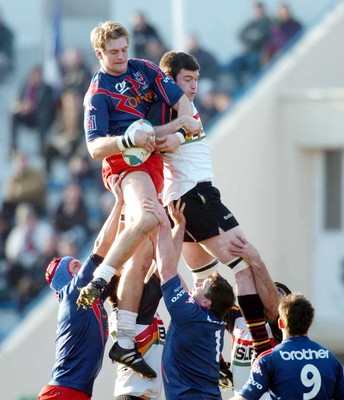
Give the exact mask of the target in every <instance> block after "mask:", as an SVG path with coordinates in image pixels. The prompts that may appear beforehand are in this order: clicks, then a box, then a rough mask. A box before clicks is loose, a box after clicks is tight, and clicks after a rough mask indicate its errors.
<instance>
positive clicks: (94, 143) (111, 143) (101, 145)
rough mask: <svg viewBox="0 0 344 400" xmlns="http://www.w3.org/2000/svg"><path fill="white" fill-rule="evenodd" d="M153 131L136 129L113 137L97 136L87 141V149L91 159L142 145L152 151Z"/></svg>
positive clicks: (108, 155)
mask: <svg viewBox="0 0 344 400" xmlns="http://www.w3.org/2000/svg"><path fill="white" fill-rule="evenodd" d="M154 135H155V133H154V132H145V131H143V130H142V129H137V130H136V131H134V132H131V133H130V134H127V133H124V134H123V135H119V136H113V137H108V136H107V137H98V138H96V139H94V140H91V141H89V142H87V149H88V152H89V153H90V155H91V157H92V158H93V159H102V158H106V157H110V156H113V155H114V154H118V153H121V152H123V151H124V150H126V149H128V148H130V147H143V148H144V149H145V150H147V151H149V152H152V151H153V150H154V148H155V147H154V141H153V140H152V138H154Z"/></svg>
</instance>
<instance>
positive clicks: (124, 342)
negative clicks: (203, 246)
mask: <svg viewBox="0 0 344 400" xmlns="http://www.w3.org/2000/svg"><path fill="white" fill-rule="evenodd" d="M91 44H92V47H93V49H94V51H95V55H96V57H97V58H98V61H99V63H100V70H99V71H98V72H97V73H96V74H95V75H94V77H93V79H92V82H91V85H90V87H89V90H88V92H87V94H86V96H85V100H84V108H85V119H84V125H85V133H86V141H87V148H88V151H89V153H90V154H91V156H92V158H94V159H103V170H102V172H103V180H104V184H105V186H106V187H108V188H109V185H108V179H109V177H110V176H111V175H113V174H122V183H121V187H122V191H123V196H124V202H125V213H126V221H131V223H130V224H127V226H126V228H125V230H124V231H123V232H122V233H121V234H120V235H119V236H118V238H117V240H116V242H115V244H114V246H115V247H116V250H117V251H116V252H114V253H113V256H112V259H111V260H108V262H107V263H106V264H107V265H105V264H104V265H103V266H102V267H101V268H100V269H99V270H98V271H97V274H96V276H95V278H94V280H93V282H92V283H91V284H90V285H88V286H87V287H86V288H83V289H82V290H81V292H80V297H79V300H78V304H80V305H82V306H84V307H88V306H90V305H91V304H92V302H93V301H94V300H95V299H96V298H98V297H99V293H100V289H101V288H102V287H104V286H105V284H106V283H107V282H109V281H110V279H111V276H112V275H113V274H114V268H116V269H118V268H120V267H121V266H122V265H123V264H124V263H125V262H126V261H127V260H129V258H130V262H129V263H127V264H126V266H125V269H124V271H123V273H122V278H121V282H120V285H119V288H118V306H119V311H118V314H117V316H118V330H117V342H116V344H115V345H116V352H114V355H116V360H117V361H121V362H122V363H126V364H127V365H130V362H129V361H128V360H130V357H127V356H128V354H131V353H132V351H133V349H135V340H134V338H135V333H136V330H135V323H136V317H137V312H138V307H139V303H140V299H141V296H142V291H143V281H144V277H145V276H146V273H147V270H148V268H149V266H150V264H151V255H152V253H153V252H152V244H151V241H150V240H149V235H150V234H152V233H153V231H154V230H155V229H156V228H157V226H158V224H157V220H156V218H155V217H154V216H153V215H152V214H151V213H148V212H146V211H145V210H144V209H143V207H142V199H144V198H146V197H152V198H156V199H157V198H159V196H160V194H161V191H162V187H163V170H162V160H161V156H160V154H158V153H154V152H153V150H154V148H155V143H154V132H148V133H147V132H144V131H143V130H136V131H135V132H134V134H132V135H130V136H128V135H126V136H125V135H124V133H125V131H126V129H127V128H128V127H129V125H131V124H132V123H133V122H134V121H137V120H139V119H142V118H145V117H146V115H147V112H148V110H149V107H150V106H151V104H152V102H153V98H154V97H155V96H157V97H158V98H160V99H161V101H162V102H164V103H165V104H166V105H168V106H169V107H172V108H173V109H175V110H176V111H177V113H178V116H179V125H180V127H182V126H183V127H184V128H185V129H187V130H189V131H190V130H192V131H195V132H198V131H200V124H199V122H198V121H193V123H192V124H191V125H190V123H189V124H188V125H187V126H186V125H185V124H184V122H183V118H182V116H183V115H184V114H186V115H192V108H191V103H190V101H189V100H188V98H187V97H186V96H185V94H184V93H183V91H182V90H181V89H180V88H179V87H178V85H176V84H175V82H174V81H173V80H172V79H170V78H168V77H167V76H166V75H165V74H164V73H163V72H162V71H161V69H160V68H159V67H158V66H157V65H155V64H154V63H152V62H150V61H147V60H141V59H130V60H129V59H128V53H129V34H128V31H127V30H126V29H125V27H124V26H122V25H121V24H119V23H116V22H112V21H107V22H105V23H103V24H100V25H99V26H97V27H95V28H94V29H93V30H92V32H91ZM132 146H137V147H143V148H145V149H146V150H148V151H149V152H153V153H152V154H151V156H150V157H149V158H148V159H147V161H146V162H145V163H143V164H142V165H140V166H135V167H132V166H129V165H127V164H126V163H125V161H124V159H123V157H122V152H123V151H124V150H125V149H126V148H129V147H132ZM139 246H140V247H139ZM110 265H113V266H114V268H112V267H110ZM137 355H139V354H137Z"/></svg>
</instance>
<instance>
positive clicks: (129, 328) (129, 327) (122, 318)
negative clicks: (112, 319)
mask: <svg viewBox="0 0 344 400" xmlns="http://www.w3.org/2000/svg"><path fill="white" fill-rule="evenodd" d="M136 318H137V313H135V312H132V311H127V310H118V311H117V334H116V336H117V342H118V344H119V345H120V347H122V348H123V349H133V348H134V347H135V336H136Z"/></svg>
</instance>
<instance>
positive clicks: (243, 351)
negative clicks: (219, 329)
mask: <svg viewBox="0 0 344 400" xmlns="http://www.w3.org/2000/svg"><path fill="white" fill-rule="evenodd" d="M253 353H254V350H253V347H252V346H237V347H236V348H235V349H234V354H233V359H234V360H237V361H251V360H252V358H253Z"/></svg>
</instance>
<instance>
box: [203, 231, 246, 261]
mask: <svg viewBox="0 0 344 400" xmlns="http://www.w3.org/2000/svg"><path fill="white" fill-rule="evenodd" d="M238 235H240V236H242V237H245V236H244V233H243V231H242V229H241V228H240V225H238V226H235V227H234V228H232V229H229V230H228V231H223V230H222V229H220V230H219V234H218V235H217V236H213V237H212V238H209V239H206V240H203V241H202V242H200V244H201V246H202V247H203V248H204V249H205V250H206V251H207V252H208V253H209V254H211V255H213V256H214V257H216V258H217V259H218V260H219V261H221V262H222V263H223V264H228V263H229V262H230V261H231V260H232V259H233V258H234V257H233V256H232V255H231V254H230V252H229V247H230V241H231V240H233V239H235V238H236V237H237V236H238Z"/></svg>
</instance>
